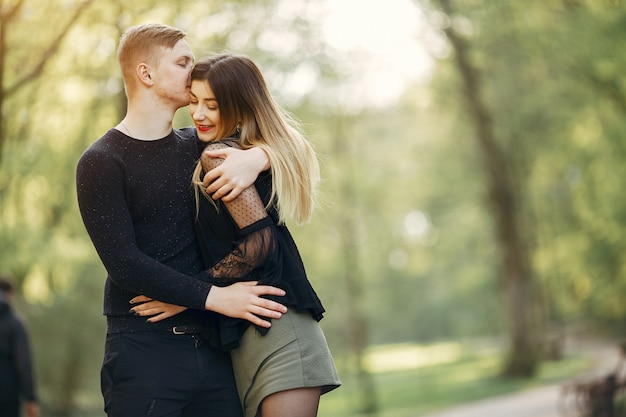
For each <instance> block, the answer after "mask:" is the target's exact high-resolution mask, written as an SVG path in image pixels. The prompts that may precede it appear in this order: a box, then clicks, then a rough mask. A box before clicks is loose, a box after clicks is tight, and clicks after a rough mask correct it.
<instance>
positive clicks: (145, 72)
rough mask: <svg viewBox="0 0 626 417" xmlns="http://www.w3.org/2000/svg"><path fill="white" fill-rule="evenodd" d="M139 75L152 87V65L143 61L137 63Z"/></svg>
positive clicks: (142, 80) (141, 79) (143, 81)
mask: <svg viewBox="0 0 626 417" xmlns="http://www.w3.org/2000/svg"><path fill="white" fill-rule="evenodd" d="M136 71H137V77H138V78H139V80H140V81H141V82H142V83H144V84H145V85H146V86H148V87H151V86H152V84H153V81H152V76H151V75H150V66H148V64H145V63H143V62H142V63H141V64H139V65H137V69H136Z"/></svg>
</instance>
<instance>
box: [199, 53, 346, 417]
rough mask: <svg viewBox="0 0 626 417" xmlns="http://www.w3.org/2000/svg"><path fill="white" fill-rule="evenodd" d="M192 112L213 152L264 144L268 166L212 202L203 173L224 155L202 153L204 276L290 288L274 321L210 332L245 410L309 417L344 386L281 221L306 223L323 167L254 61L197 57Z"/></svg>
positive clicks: (224, 324)
mask: <svg viewBox="0 0 626 417" xmlns="http://www.w3.org/2000/svg"><path fill="white" fill-rule="evenodd" d="M189 110H190V113H191V116H192V118H193V120H194V122H195V125H196V128H197V131H198V137H199V138H200V140H202V141H203V142H207V143H208V145H207V149H210V150H219V149H222V148H226V147H236V148H244V149H247V148H250V147H253V146H256V147H260V148H262V149H264V150H265V152H266V153H267V154H268V157H269V160H270V166H271V171H265V172H263V173H261V175H260V176H259V178H258V180H257V181H256V183H255V186H254V187H250V188H248V189H246V190H244V191H243V192H242V193H241V194H240V196H238V197H237V198H236V199H234V200H232V201H229V202H224V201H222V200H217V201H215V200H213V199H212V198H211V196H209V195H208V194H207V193H206V192H205V189H204V186H203V185H202V182H201V178H202V177H203V175H204V173H205V172H207V171H209V170H211V169H213V168H215V167H217V166H219V165H220V164H221V162H222V160H221V159H217V158H212V157H210V156H208V155H207V154H206V153H204V154H203V156H202V159H201V161H200V162H199V163H198V166H197V168H196V171H195V172H194V181H193V182H194V184H195V187H196V196H197V203H198V216H197V217H198V218H197V231H198V239H199V241H200V246H201V249H202V252H203V257H204V260H205V263H206V265H211V267H210V268H209V269H208V271H207V279H209V280H210V281H212V282H213V283H214V284H215V285H219V286H226V285H229V284H232V283H234V282H237V281H258V282H259V284H266V285H273V286H276V287H279V288H282V289H284V290H285V291H286V294H287V295H285V296H284V297H277V298H275V300H276V301H279V302H280V303H281V304H284V305H286V306H288V307H290V309H289V311H288V312H287V313H286V314H283V316H282V318H281V319H279V320H274V321H272V326H271V328H269V329H268V328H261V327H257V326H252V325H250V324H249V322H247V321H244V320H240V319H233V318H230V317H226V316H221V317H220V320H221V322H220V326H219V327H220V334H219V335H218V336H217V337H216V338H215V339H214V342H215V341H216V340H217V342H218V343H220V344H221V346H222V347H224V348H227V349H232V350H231V357H232V360H233V369H234V371H235V377H236V380H237V387H238V391H239V396H240V399H241V402H242V406H243V408H244V415H245V416H246V417H254V416H263V417H282V416H284V417H292V416H294V415H298V416H303V417H313V416H316V415H317V409H318V405H319V398H320V395H321V394H324V393H326V392H328V391H330V390H332V389H335V388H337V387H338V386H339V385H340V381H339V378H338V376H337V372H336V369H335V366H334V363H333V360H332V356H331V353H330V351H329V349H328V345H327V343H326V339H325V337H324V334H323V333H322V330H321V328H320V326H319V323H318V321H319V320H321V319H322V316H323V313H324V308H323V307H322V304H321V302H320V300H319V299H318V297H317V295H316V294H315V291H314V290H313V288H312V287H311V285H310V283H309V281H308V279H307V277H306V272H305V269H304V265H303V264H302V260H301V258H300V255H299V252H298V249H297V247H296V245H295V242H294V241H293V239H292V237H291V235H290V233H289V231H288V230H287V227H286V226H285V219H286V218H292V219H294V220H295V221H296V222H297V223H302V222H306V221H308V220H309V218H310V216H311V214H312V211H313V208H314V206H315V188H316V185H317V183H318V181H319V165H318V161H317V158H316V155H315V152H314V151H313V149H312V147H311V146H310V144H309V143H308V141H307V140H306V139H305V138H304V136H303V135H302V134H301V133H300V131H299V129H298V126H297V125H296V123H295V122H294V120H293V119H291V118H290V117H289V116H288V115H287V114H286V112H284V111H283V110H282V109H281V107H280V106H278V105H277V103H276V102H275V101H274V99H273V98H272V97H271V95H270V93H269V91H268V89H267V86H266V83H265V81H264V78H263V76H262V74H261V72H260V71H259V69H258V68H257V66H256V65H255V64H254V63H253V62H252V61H251V60H250V59H248V58H246V57H244V56H240V55H233V54H220V55H216V56H213V57H211V58H208V59H204V60H202V61H200V62H198V63H197V64H196V66H195V68H194V70H193V72H192V74H191V101H190V106H189Z"/></svg>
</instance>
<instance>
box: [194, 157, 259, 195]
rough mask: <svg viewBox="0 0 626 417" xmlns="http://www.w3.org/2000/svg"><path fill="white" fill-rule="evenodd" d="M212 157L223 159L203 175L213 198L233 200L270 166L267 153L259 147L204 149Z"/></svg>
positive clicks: (208, 191)
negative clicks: (218, 164) (246, 148)
mask: <svg viewBox="0 0 626 417" xmlns="http://www.w3.org/2000/svg"><path fill="white" fill-rule="evenodd" d="M204 152H205V154H206V155H208V156H211V157H212V158H220V159H224V162H223V163H222V164H221V165H220V166H218V167H217V168H214V169H212V170H211V171H209V172H208V173H207V174H206V175H205V177H204V181H203V182H204V185H205V186H206V187H207V193H209V194H210V195H211V196H212V197H213V199H214V200H219V199H220V198H221V199H222V200H223V201H225V202H228V201H232V200H234V199H235V198H236V197H237V196H238V195H239V194H240V193H241V192H242V191H243V190H245V189H246V188H248V187H250V186H251V185H252V184H254V181H256V179H257V177H258V176H259V174H260V173H261V172H263V171H265V170H267V169H269V168H270V162H269V158H268V156H267V154H266V153H265V151H264V150H263V149H261V148H251V149H248V150H245V151H244V150H239V149H236V148H231V147H227V148H223V149H218V150H212V151H208V150H206V151H204Z"/></svg>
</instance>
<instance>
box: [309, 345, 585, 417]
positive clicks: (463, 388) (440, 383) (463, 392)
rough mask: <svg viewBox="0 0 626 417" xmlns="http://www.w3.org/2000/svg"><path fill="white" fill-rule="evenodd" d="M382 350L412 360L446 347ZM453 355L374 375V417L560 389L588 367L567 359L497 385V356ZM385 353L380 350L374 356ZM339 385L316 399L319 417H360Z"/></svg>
mask: <svg viewBox="0 0 626 417" xmlns="http://www.w3.org/2000/svg"><path fill="white" fill-rule="evenodd" d="M417 347H418V346H415V345H402V346H400V347H394V346H387V347H386V349H388V350H389V355H391V356H394V355H398V354H399V353H400V352H401V350H402V348H404V350H406V351H407V352H414V353H413V355H419V354H425V353H426V352H428V351H429V350H431V349H432V352H440V351H442V350H443V351H445V350H447V349H448V348H450V346H447V345H445V344H443V343H442V344H435V345H431V346H428V345H422V346H419V347H420V348H422V350H420V349H417V350H414V348H417ZM454 347H455V351H458V352H462V353H460V354H457V355H454V356H451V357H450V358H449V359H448V360H442V361H441V362H439V363H433V364H423V365H421V366H414V367H412V366H411V365H410V363H411V360H410V359H411V358H410V357H407V358H404V359H405V360H406V361H407V364H406V366H405V367H402V368H400V367H399V368H398V369H392V370H386V371H380V372H377V373H375V375H374V381H375V384H376V387H377V388H378V393H379V398H380V403H381V404H380V406H381V410H383V411H382V412H381V413H379V414H378V415H379V416H380V417H407V416H416V415H423V414H427V413H432V412H435V411H437V410H441V409H443V408H447V407H454V406H457V405H460V404H465V403H469V402H472V401H478V400H481V399H485V398H489V397H494V396H498V395H504V394H510V393H513V392H516V391H520V390H524V389H528V388H531V387H537V386H541V385H546V384H553V383H560V382H562V381H564V380H567V379H570V378H572V377H574V376H577V375H578V374H580V373H581V372H582V371H584V370H586V369H587V367H588V366H589V359H588V358H585V357H582V356H572V357H568V358H566V359H564V360H562V361H559V362H550V363H549V364H547V365H546V366H544V367H543V369H542V371H541V372H540V373H539V375H538V376H537V377H536V378H535V379H533V380H525V379H503V378H500V377H498V376H497V375H498V371H499V366H500V356H499V354H498V350H494V349H493V346H492V347H490V348H486V349H485V347H484V346H483V347H481V348H478V347H477V345H475V344H473V343H461V344H456V345H454ZM378 353H379V354H381V353H382V354H384V353H385V347H382V348H380V349H379V350H378ZM342 378H343V380H342V382H343V383H344V385H343V386H342V387H341V388H340V389H338V390H336V391H333V392H330V393H329V394H326V395H325V396H323V397H322V400H321V402H320V412H319V415H320V417H335V416H337V417H338V416H345V417H347V416H353V417H357V416H362V415H363V414H359V413H358V412H355V411H354V410H356V409H358V405H357V404H356V403H355V401H356V399H357V398H358V396H357V393H356V392H355V391H354V388H353V385H354V384H353V381H352V380H351V378H350V377H348V378H344V377H343V376H342Z"/></svg>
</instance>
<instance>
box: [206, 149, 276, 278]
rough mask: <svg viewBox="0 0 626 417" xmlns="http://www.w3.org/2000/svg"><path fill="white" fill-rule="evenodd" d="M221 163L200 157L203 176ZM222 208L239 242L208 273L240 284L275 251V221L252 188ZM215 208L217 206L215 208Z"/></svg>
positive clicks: (220, 160) (218, 160) (215, 159)
mask: <svg viewBox="0 0 626 417" xmlns="http://www.w3.org/2000/svg"><path fill="white" fill-rule="evenodd" d="M226 146H227V145H224V144H222V143H213V144H209V145H208V146H207V149H218V148H223V147H226ZM222 162H223V160H222V159H218V158H211V157H209V156H207V155H206V154H202V167H203V169H204V171H205V172H208V171H210V170H211V169H213V168H215V167H217V166H219V165H220V164H221V163H222ZM223 204H224V207H225V208H226V210H227V212H228V215H229V216H230V217H231V218H232V219H233V221H234V222H235V224H236V225H237V227H238V229H239V235H240V236H241V239H240V240H239V241H238V242H236V243H237V244H236V246H234V248H233V250H232V251H231V253H229V254H228V255H226V256H225V257H224V258H222V259H220V260H219V261H218V262H216V263H215V264H214V265H213V266H212V267H211V268H209V270H208V271H207V272H208V273H209V274H210V275H211V276H212V277H213V278H215V279H217V280H220V281H228V280H239V279H241V278H243V277H246V276H247V275H249V274H250V273H251V272H252V271H254V270H256V269H258V268H259V267H260V266H262V265H263V263H264V262H265V260H266V259H268V257H269V256H271V254H273V253H274V252H275V251H276V245H277V243H276V236H275V234H274V230H275V229H274V227H273V225H274V221H273V220H272V218H271V217H269V216H268V214H267V211H266V210H265V206H264V204H263V201H262V200H261V197H260V196H259V194H258V192H257V190H256V188H255V187H254V186H250V187H248V188H247V189H245V190H244V191H243V192H242V193H241V194H240V195H239V196H238V197H237V198H235V199H234V200H233V201H230V202H223ZM217 207H219V206H217V205H216V208H217ZM251 278H254V277H251ZM226 283H227V282H226Z"/></svg>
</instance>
